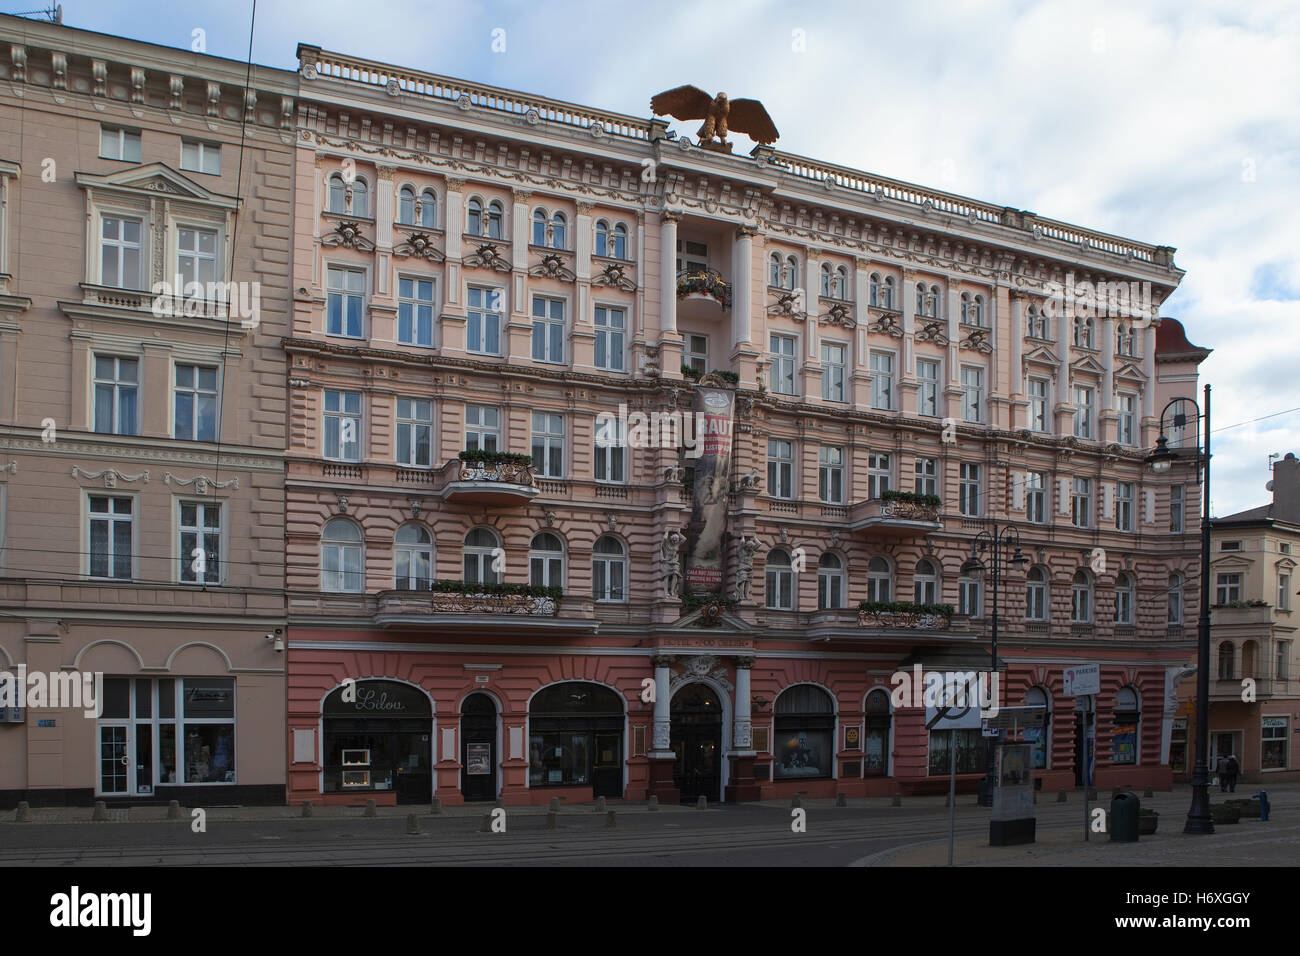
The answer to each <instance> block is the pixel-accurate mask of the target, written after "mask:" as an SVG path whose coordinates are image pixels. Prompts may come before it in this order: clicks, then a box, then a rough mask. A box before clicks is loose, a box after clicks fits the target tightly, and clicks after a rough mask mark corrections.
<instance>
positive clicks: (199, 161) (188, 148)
mask: <svg viewBox="0 0 1300 956" xmlns="http://www.w3.org/2000/svg"><path fill="white" fill-rule="evenodd" d="M181 169H185V170H189V171H191V172H195V173H207V174H209V175H210V176H219V175H221V144H220V143H205V142H203V141H202V140H199V139H182V140H181Z"/></svg>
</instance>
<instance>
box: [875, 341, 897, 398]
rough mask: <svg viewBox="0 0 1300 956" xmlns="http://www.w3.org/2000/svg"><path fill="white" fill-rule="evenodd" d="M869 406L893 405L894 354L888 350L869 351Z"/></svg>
mask: <svg viewBox="0 0 1300 956" xmlns="http://www.w3.org/2000/svg"><path fill="white" fill-rule="evenodd" d="M871 407H872V408H878V409H881V410H882V411H891V410H892V409H893V407H894V356H893V355H892V354H891V353H889V352H872V353H871Z"/></svg>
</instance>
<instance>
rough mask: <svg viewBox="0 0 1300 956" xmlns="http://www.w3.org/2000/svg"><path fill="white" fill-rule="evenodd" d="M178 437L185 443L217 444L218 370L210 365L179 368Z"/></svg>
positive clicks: (175, 407) (176, 424)
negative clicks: (206, 442)
mask: <svg viewBox="0 0 1300 956" xmlns="http://www.w3.org/2000/svg"><path fill="white" fill-rule="evenodd" d="M173 405H174V408H173V412H174V418H175V425H174V428H175V435H176V437H177V438H178V439H180V440H181V441H216V440H217V409H218V407H219V406H218V404H217V370H216V369H215V368H213V367H211V366H207V365H177V366H176V390H175V393H174V402H173Z"/></svg>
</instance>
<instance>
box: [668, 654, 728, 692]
mask: <svg viewBox="0 0 1300 956" xmlns="http://www.w3.org/2000/svg"><path fill="white" fill-rule="evenodd" d="M679 660H680V663H681V665H682V670H681V671H680V672H679V673H676V674H674V675H673V676H672V677H671V678H670V679H669V682H668V691H669V694H674V693H676V692H677V689H678V688H679V687H682V686H683V685H685V684H689V683H691V682H692V681H697V680H702V679H704V678H708V679H709V680H712V681H714V682H715V683H717V684H718V685H719V686H721V687H722V689H723V690H725V691H726V692H727V693H728V694H730V693H732V692H733V691H734V690H735V689H736V688H735V687H734V686H733V685H732V683H731V680H730V679H729V678H728V677H727V668H726V665H724V664H723V663H722V661H720V660H719V659H718V658H716V657H713V656H712V655H710V654H700V655H698V656H696V657H683V658H680V659H679Z"/></svg>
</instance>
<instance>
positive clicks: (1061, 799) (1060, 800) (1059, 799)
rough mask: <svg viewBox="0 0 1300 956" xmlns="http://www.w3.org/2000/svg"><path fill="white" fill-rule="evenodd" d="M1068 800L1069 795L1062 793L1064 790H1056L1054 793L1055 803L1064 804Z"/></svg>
mask: <svg viewBox="0 0 1300 956" xmlns="http://www.w3.org/2000/svg"><path fill="white" fill-rule="evenodd" d="M1069 799H1070V795H1069V794H1068V793H1067V792H1066V791H1064V790H1058V791H1056V802H1057V803H1065V802H1066V801H1067V800H1069Z"/></svg>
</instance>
